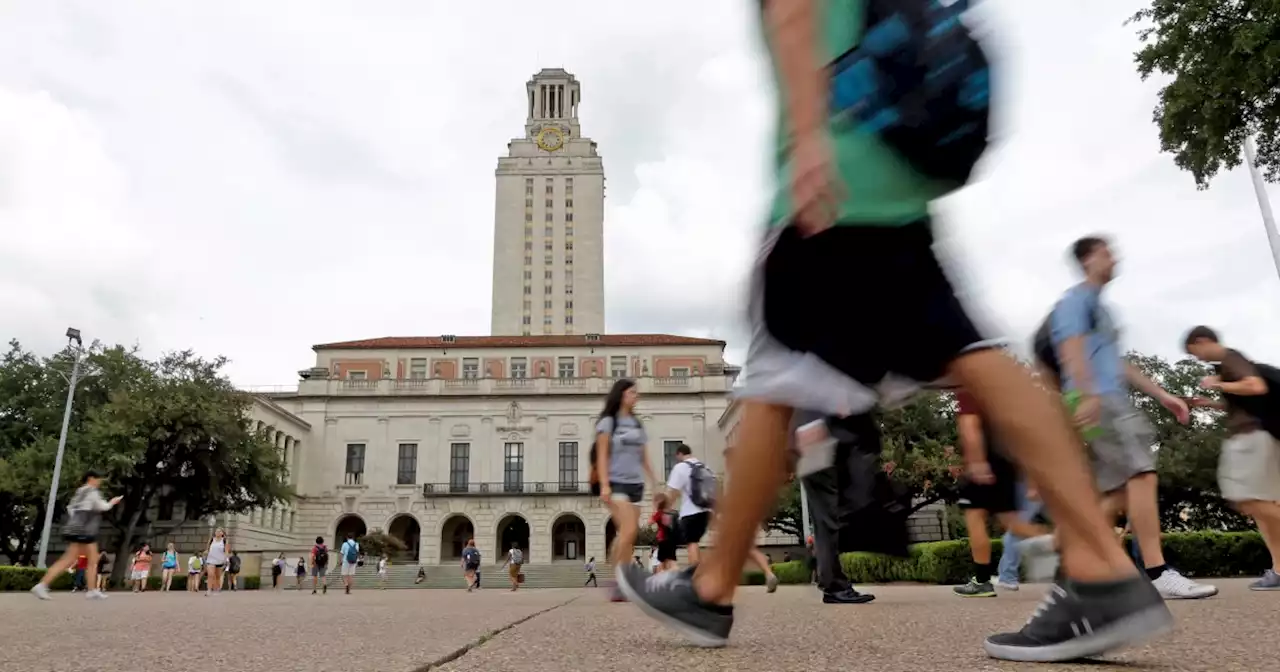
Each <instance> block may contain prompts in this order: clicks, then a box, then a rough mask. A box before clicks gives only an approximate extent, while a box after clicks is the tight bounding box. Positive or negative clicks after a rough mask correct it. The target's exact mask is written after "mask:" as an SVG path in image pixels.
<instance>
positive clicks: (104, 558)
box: [93, 553, 111, 591]
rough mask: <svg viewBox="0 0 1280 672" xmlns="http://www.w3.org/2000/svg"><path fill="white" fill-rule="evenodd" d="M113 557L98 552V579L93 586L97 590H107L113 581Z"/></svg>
mask: <svg viewBox="0 0 1280 672" xmlns="http://www.w3.org/2000/svg"><path fill="white" fill-rule="evenodd" d="M110 568H111V558H110V556H108V555H107V554H106V553H99V554H98V580H97V583H96V584H95V585H94V586H93V587H94V589H95V590H100V591H101V590H106V589H107V584H108V583H109V582H110V581H111V572H110Z"/></svg>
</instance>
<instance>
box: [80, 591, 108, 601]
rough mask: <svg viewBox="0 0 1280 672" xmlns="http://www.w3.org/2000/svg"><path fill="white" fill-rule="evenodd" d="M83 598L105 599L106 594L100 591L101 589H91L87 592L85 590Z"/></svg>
mask: <svg viewBox="0 0 1280 672" xmlns="http://www.w3.org/2000/svg"><path fill="white" fill-rule="evenodd" d="M84 599H86V600H105V599H107V594H106V593H104V592H102V591H101V590H91V591H89V592H87V593H85V594H84Z"/></svg>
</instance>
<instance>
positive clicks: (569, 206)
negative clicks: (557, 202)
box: [564, 198, 573, 208]
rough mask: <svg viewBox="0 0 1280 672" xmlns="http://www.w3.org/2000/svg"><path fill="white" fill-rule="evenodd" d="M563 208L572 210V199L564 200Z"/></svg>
mask: <svg viewBox="0 0 1280 672" xmlns="http://www.w3.org/2000/svg"><path fill="white" fill-rule="evenodd" d="M564 207H566V208H572V207H573V199H572V198H566V199H564Z"/></svg>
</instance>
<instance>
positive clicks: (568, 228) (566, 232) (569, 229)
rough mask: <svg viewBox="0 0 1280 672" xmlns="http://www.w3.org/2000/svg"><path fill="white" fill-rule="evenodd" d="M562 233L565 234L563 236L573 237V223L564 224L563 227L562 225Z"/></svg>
mask: <svg viewBox="0 0 1280 672" xmlns="http://www.w3.org/2000/svg"><path fill="white" fill-rule="evenodd" d="M564 235H565V236H567V237H569V238H572V237H573V225H572V224H566V225H565V227H564Z"/></svg>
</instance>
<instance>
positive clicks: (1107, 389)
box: [1049, 283, 1129, 397]
mask: <svg viewBox="0 0 1280 672" xmlns="http://www.w3.org/2000/svg"><path fill="white" fill-rule="evenodd" d="M1049 331H1050V337H1051V338H1052V339H1053V347H1054V348H1058V347H1060V346H1061V345H1062V344H1063V342H1065V341H1066V340H1067V339H1069V338H1072V337H1074V336H1084V337H1085V342H1084V352H1085V355H1086V356H1087V357H1088V358H1089V370H1090V371H1091V372H1092V373H1093V384H1094V392H1095V393H1097V394H1099V395H1113V396H1120V397H1127V396H1128V394H1129V385H1128V383H1127V382H1126V378H1125V362H1124V358H1123V356H1122V355H1123V352H1121V350H1120V330H1119V329H1118V328H1117V327H1116V323H1115V321H1114V320H1112V319H1111V313H1110V312H1108V311H1107V309H1106V307H1105V306H1103V305H1102V292H1101V290H1100V289H1098V288H1097V287H1094V286H1092V285H1089V284H1087V283H1080V284H1078V285H1076V286H1075V287H1072V288H1071V289H1069V290H1067V293H1066V294H1064V295H1063V296H1062V300H1060V301H1058V305H1056V306H1054V308H1053V315H1052V317H1051V318H1050V322H1049ZM1062 389H1064V390H1074V389H1076V383H1075V381H1074V380H1072V377H1071V372H1070V371H1069V370H1067V369H1066V368H1065V367H1064V369H1063V371H1062Z"/></svg>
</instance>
